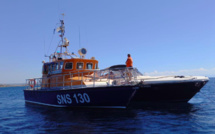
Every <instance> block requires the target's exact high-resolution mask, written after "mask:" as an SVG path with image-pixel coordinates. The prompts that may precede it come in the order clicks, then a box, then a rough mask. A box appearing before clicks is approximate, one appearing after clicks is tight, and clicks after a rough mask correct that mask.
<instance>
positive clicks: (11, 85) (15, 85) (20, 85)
mask: <svg viewBox="0 0 215 134" xmlns="http://www.w3.org/2000/svg"><path fill="white" fill-rule="evenodd" d="M24 86H25V84H23V83H22V84H0V87H24Z"/></svg>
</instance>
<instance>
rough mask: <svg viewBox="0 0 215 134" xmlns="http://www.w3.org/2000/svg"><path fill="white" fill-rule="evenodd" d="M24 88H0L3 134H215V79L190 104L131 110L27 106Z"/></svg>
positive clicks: (0, 115) (158, 105)
mask: <svg viewBox="0 0 215 134" xmlns="http://www.w3.org/2000/svg"><path fill="white" fill-rule="evenodd" d="M24 88H25V87H6V88H0V133H1V134H10V133H12V134H16V133H18V134H19V133H21V134H23V133H27V134H29V133H31V134H34V133H35V134H38V133H39V134H40V133H41V134H42V133H52V134H55V133H138V134H139V133H146V134H147V133H163V134H167V133H177V134H178V133H182V134H187V133H192V134H193V133H194V134H195V133H201V134H202V133H204V134H214V133H215V78H211V79H210V81H209V82H208V83H207V84H206V85H205V86H204V88H203V89H202V90H201V92H199V93H197V94H196V95H195V96H194V97H193V98H192V99H191V100H190V101H189V103H185V104H181V103H179V104H175V103H173V104H148V105H145V106H144V107H140V108H129V109H65V108H53V107H45V106H38V105H29V104H25V101H24V94H23V89H24Z"/></svg>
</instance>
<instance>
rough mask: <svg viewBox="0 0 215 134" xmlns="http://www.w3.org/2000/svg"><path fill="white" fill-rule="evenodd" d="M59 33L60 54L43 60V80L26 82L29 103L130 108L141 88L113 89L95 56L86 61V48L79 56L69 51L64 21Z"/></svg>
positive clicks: (114, 87) (28, 80) (56, 105)
mask: <svg viewBox="0 0 215 134" xmlns="http://www.w3.org/2000/svg"><path fill="white" fill-rule="evenodd" d="M57 31H58V32H59V33H60V38H61V40H60V43H59V44H58V46H57V48H58V49H59V51H55V52H54V53H53V54H51V55H50V56H49V61H48V62H45V61H43V68H42V78H33V79H27V80H26V85H27V86H26V89H25V90H24V97H25V102H26V103H33V104H40V105H46V106H53V107H75V108H77V107H79V108H82V107H90V108H126V107H127V106H128V104H129V102H130V100H131V98H132V97H133V95H134V94H135V92H136V90H137V87H136V86H130V85H119V86H112V84H111V83H112V81H113V80H112V79H110V78H108V77H107V75H106V74H102V73H103V72H104V71H103V70H99V69H98V61H97V60H96V59H95V57H92V58H89V59H87V58H85V55H86V53H87V50H86V49H85V48H82V49H80V50H79V51H78V52H79V56H77V55H76V54H74V53H69V52H68V46H69V40H68V39H67V38H65V37H64V33H65V26H64V20H60V26H59V28H57ZM58 49H56V50H58Z"/></svg>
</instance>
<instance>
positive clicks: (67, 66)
mask: <svg viewBox="0 0 215 134" xmlns="http://www.w3.org/2000/svg"><path fill="white" fill-rule="evenodd" d="M72 68H73V63H72V62H67V63H66V65H65V69H72Z"/></svg>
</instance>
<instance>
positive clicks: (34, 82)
mask: <svg viewBox="0 0 215 134" xmlns="http://www.w3.org/2000/svg"><path fill="white" fill-rule="evenodd" d="M29 85H30V87H31V88H33V87H34V85H36V80H35V79H30V80H29Z"/></svg>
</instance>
